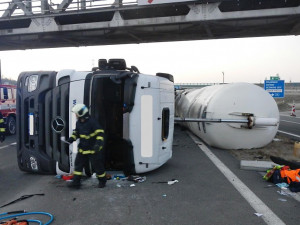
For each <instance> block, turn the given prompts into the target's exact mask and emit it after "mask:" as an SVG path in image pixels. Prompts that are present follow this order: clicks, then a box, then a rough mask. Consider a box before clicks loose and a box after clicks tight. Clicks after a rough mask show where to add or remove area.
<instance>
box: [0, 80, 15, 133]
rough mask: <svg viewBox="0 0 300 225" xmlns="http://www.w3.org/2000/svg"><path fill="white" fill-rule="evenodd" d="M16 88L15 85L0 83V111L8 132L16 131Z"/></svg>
mask: <svg viewBox="0 0 300 225" xmlns="http://www.w3.org/2000/svg"><path fill="white" fill-rule="evenodd" d="M16 90H17V87H16V86H15V85H6V84H0V112H1V113H2V115H3V117H4V121H5V125H6V131H7V133H8V134H15V133H16Z"/></svg>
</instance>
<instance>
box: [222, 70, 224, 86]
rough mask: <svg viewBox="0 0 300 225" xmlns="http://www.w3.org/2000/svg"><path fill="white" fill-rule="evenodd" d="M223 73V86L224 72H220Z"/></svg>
mask: <svg viewBox="0 0 300 225" xmlns="http://www.w3.org/2000/svg"><path fill="white" fill-rule="evenodd" d="M222 73H223V84H224V72H222Z"/></svg>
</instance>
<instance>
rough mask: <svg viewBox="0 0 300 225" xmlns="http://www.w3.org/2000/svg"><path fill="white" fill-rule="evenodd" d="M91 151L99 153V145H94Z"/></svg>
mask: <svg viewBox="0 0 300 225" xmlns="http://www.w3.org/2000/svg"><path fill="white" fill-rule="evenodd" d="M93 149H94V150H95V151H96V152H97V151H100V145H97V144H95V145H94V147H93Z"/></svg>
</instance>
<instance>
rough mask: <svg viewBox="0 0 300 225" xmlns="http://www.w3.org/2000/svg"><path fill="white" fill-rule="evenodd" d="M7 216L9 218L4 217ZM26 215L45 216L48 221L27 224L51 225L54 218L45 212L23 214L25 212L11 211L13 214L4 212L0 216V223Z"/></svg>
mask: <svg viewBox="0 0 300 225" xmlns="http://www.w3.org/2000/svg"><path fill="white" fill-rule="evenodd" d="M5 215H9V216H5ZM27 215H46V216H49V217H50V219H49V221H47V222H46V223H42V222H41V221H40V220H27V221H28V222H33V223H38V224H39V225H49V224H50V223H52V221H53V219H54V217H53V215H52V214H50V213H47V212H25V210H21V211H13V212H5V213H1V214H0V221H1V220H4V219H10V218H16V217H18V216H27Z"/></svg>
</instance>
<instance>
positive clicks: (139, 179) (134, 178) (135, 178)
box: [127, 175, 146, 183]
mask: <svg viewBox="0 0 300 225" xmlns="http://www.w3.org/2000/svg"><path fill="white" fill-rule="evenodd" d="M127 180H129V181H133V182H134V183H142V182H145V181H146V177H145V176H144V177H141V176H137V175H130V176H128V178H127Z"/></svg>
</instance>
